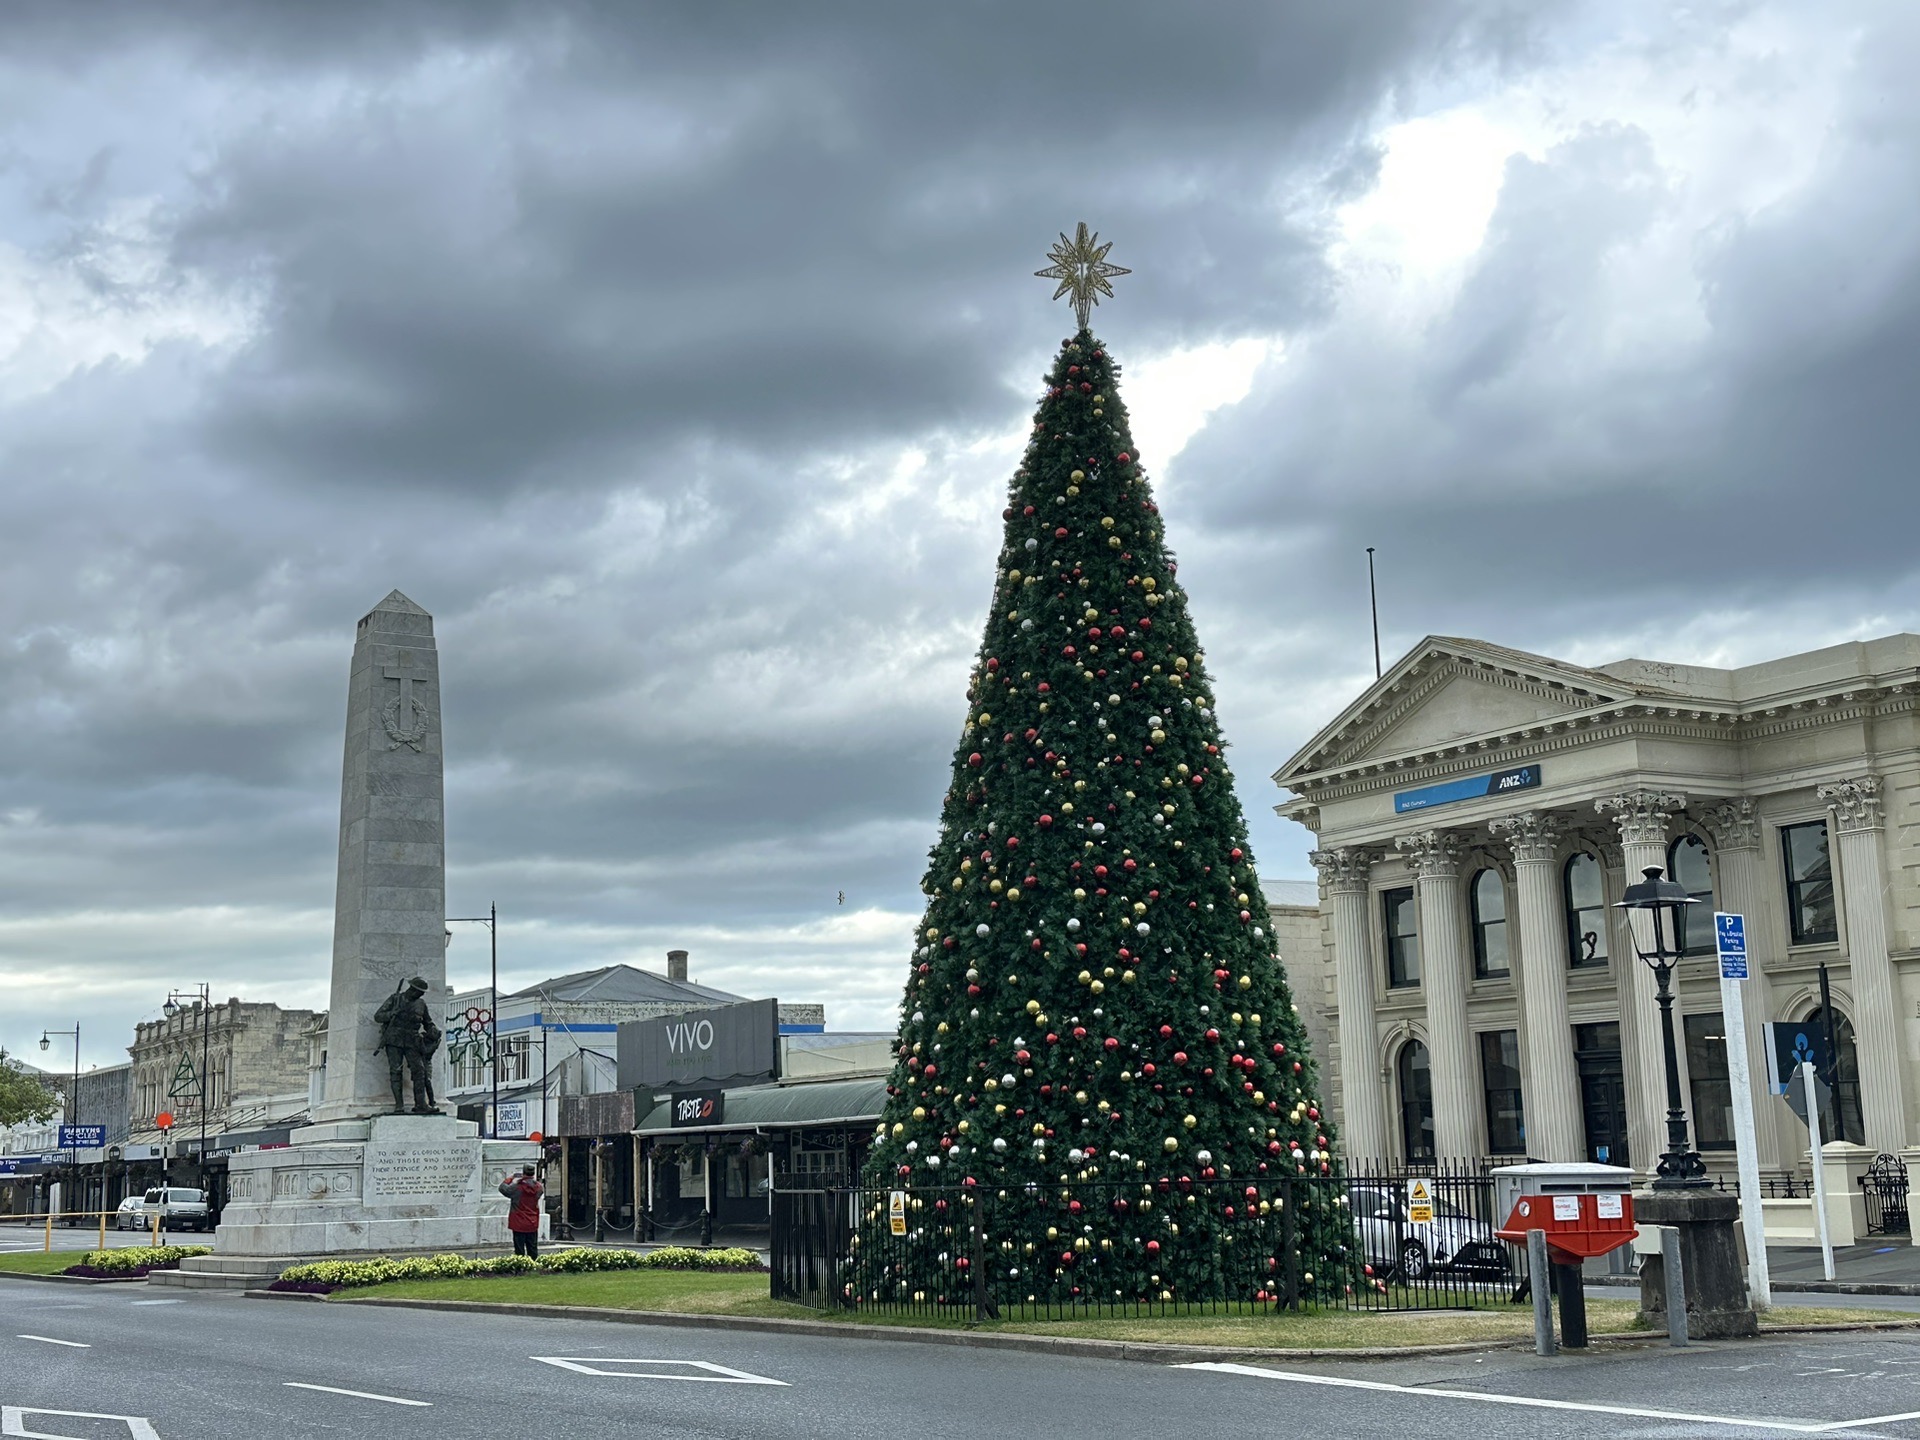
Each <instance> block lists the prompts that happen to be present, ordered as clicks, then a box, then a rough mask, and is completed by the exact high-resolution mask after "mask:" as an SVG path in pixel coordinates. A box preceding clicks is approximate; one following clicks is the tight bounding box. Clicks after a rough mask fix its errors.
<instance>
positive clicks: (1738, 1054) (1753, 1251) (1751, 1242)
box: [1713, 914, 1773, 1310]
mask: <svg viewBox="0 0 1920 1440" xmlns="http://www.w3.org/2000/svg"><path fill="white" fill-rule="evenodd" d="M1713 922H1714V934H1715V936H1716V937H1717V936H1718V935H1719V934H1720V933H1721V931H1722V929H1723V926H1722V922H1721V917H1720V915H1718V914H1716V915H1715V916H1714V917H1713ZM1736 929H1737V932H1738V934H1739V936H1740V940H1741V944H1742V947H1743V948H1742V949H1741V951H1740V959H1739V963H1738V966H1737V970H1738V974H1730V973H1729V971H1730V970H1731V969H1735V968H1736V967H1734V966H1730V965H1729V963H1728V959H1727V956H1726V954H1725V953H1723V954H1722V955H1721V957H1720V1019H1721V1022H1722V1023H1723V1024H1724V1025H1725V1026H1726V1031H1727V1078H1728V1080H1729V1081H1730V1082H1731V1083H1732V1086H1733V1154H1734V1161H1735V1163H1736V1165H1737V1166H1738V1168H1739V1171H1740V1228H1741V1229H1742V1231H1743V1232H1744V1233H1745V1235H1746V1241H1747V1298H1748V1300H1749V1301H1750V1302H1751V1303H1752V1305H1753V1308H1754V1309H1756V1310H1765V1309H1767V1308H1769V1307H1770V1306H1771V1305H1772V1304H1773V1277H1772V1275H1771V1273H1770V1271H1769V1269H1768V1265H1767V1224H1766V1213H1765V1211H1764V1210H1763V1209H1762V1206H1761V1198H1760V1154H1759V1149H1758V1144H1759V1142H1758V1140H1757V1138H1756V1137H1755V1134H1754V1124H1753V1087H1752V1064H1751V1062H1750V1059H1749V1057H1748V1055H1747V1006H1746V989H1747V987H1746V982H1745V978H1744V977H1745V973H1746V951H1745V948H1744V946H1745V941H1746V930H1745V922H1744V918H1743V919H1742V923H1741V925H1740V926H1738V927H1736ZM1716 948H1718V947H1717V946H1716Z"/></svg>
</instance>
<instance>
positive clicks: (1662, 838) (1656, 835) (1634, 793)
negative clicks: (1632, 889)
mask: <svg viewBox="0 0 1920 1440" xmlns="http://www.w3.org/2000/svg"><path fill="white" fill-rule="evenodd" d="M1686 803H1687V797H1686V796H1684V795H1675V794H1672V793H1670V792H1668V791H1665V790H1628V791H1625V792H1624V793H1622V794H1619V795H1608V796H1605V797H1604V798H1602V799H1599V800H1596V801H1594V802H1593V808H1594V809H1595V810H1597V811H1599V812H1600V813H1601V814H1602V815H1611V816H1612V817H1613V823H1614V824H1615V825H1616V826H1618V827H1619V829H1620V843H1621V844H1622V845H1664V844H1666V842H1667V821H1669V820H1671V819H1672V818H1673V812H1674V811H1676V810H1679V809H1681V808H1683V807H1684V806H1685V805H1686Z"/></svg>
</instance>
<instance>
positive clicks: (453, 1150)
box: [366, 1140, 480, 1205]
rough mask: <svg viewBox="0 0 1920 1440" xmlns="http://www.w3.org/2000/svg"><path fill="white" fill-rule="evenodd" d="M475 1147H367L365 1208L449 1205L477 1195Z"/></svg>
mask: <svg viewBox="0 0 1920 1440" xmlns="http://www.w3.org/2000/svg"><path fill="white" fill-rule="evenodd" d="M478 1152H479V1146H478V1145H476V1144H474V1143H473V1142H471V1141H459V1140H452V1141H441V1142H439V1143H437V1144H436V1143H432V1142H427V1143H422V1144H412V1145H404V1146H402V1145H369V1146H368V1147H367V1160H366V1167H367V1169H366V1200H367V1203H368V1204H369V1205H453V1204H458V1203H459V1202H461V1201H464V1200H472V1199H474V1198H476V1196H477V1195H478V1189H477V1186H476V1183H475V1177H476V1176H477V1175H478V1173H479V1171H478V1165H479V1160H480V1156H479V1153H478Z"/></svg>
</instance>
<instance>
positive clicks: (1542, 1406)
mask: <svg viewBox="0 0 1920 1440" xmlns="http://www.w3.org/2000/svg"><path fill="white" fill-rule="evenodd" d="M1175 1368H1176V1369H1180V1370H1213V1371H1217V1372H1220V1373H1222V1374H1227V1375H1251V1376H1254V1377H1256V1378H1258V1379H1261V1380H1290V1381H1292V1382H1293V1383H1294V1384H1296V1385H1330V1386H1334V1387H1336V1388H1339V1389H1343V1390H1380V1391H1386V1392H1388V1393H1391V1394H1395V1395H1431V1396H1433V1397H1435V1398H1436V1399H1441V1400H1474V1401H1478V1402H1479V1403H1480V1404H1482V1405H1518V1406H1522V1407H1524V1408H1528V1409H1534V1410H1578V1411H1583V1412H1586V1413H1588V1414H1594V1415H1621V1416H1630V1417H1632V1418H1634V1419H1636V1420H1686V1421H1690V1422H1692V1423H1693V1424H1695V1425H1744V1426H1746V1427H1748V1428H1749V1429H1753V1430H1784V1431H1786V1432H1788V1433H1789V1434H1794V1435H1831V1434H1834V1433H1836V1432H1838V1431H1842V1430H1864V1429H1866V1428H1867V1427H1868V1426H1871V1425H1892V1424H1896V1423H1898V1422H1899V1421H1902V1420H1920V1410H1913V1411H1908V1412H1907V1413H1906V1414H1903V1415H1873V1416H1869V1417H1868V1418H1866V1419H1864V1420H1754V1419H1750V1418H1746V1417H1743V1416H1737V1415H1695V1414H1691V1413H1689V1412H1687V1411H1682V1410H1651V1409H1646V1408H1644V1407H1640V1406H1633V1405H1596V1404H1589V1403H1584V1402H1582V1401H1578V1400H1543V1399H1539V1398H1537V1397H1535V1396H1532V1395H1495V1394H1491V1393H1487V1392H1483V1391H1479V1390H1443V1389H1439V1388H1437V1387H1435V1386H1431V1385H1390V1384H1388V1383H1386V1382H1385V1381H1383V1380H1353V1379H1348V1378H1346V1377H1344V1376H1335V1375H1305V1374H1301V1373H1300V1372H1298V1371H1294V1370H1266V1369H1262V1368H1261V1367H1260V1366H1258V1365H1238V1364H1234V1363H1232V1362H1230V1361H1196V1362H1190V1363H1187V1364H1183V1365H1179V1366H1176V1367H1175Z"/></svg>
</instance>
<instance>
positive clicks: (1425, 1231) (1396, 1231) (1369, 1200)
mask: <svg viewBox="0 0 1920 1440" xmlns="http://www.w3.org/2000/svg"><path fill="white" fill-rule="evenodd" d="M1348 1199H1349V1202H1350V1203H1351V1205H1352V1207H1353V1224H1354V1229H1355V1230H1357V1231H1358V1232H1359V1234H1360V1247H1361V1249H1362V1251H1363V1252H1364V1253H1365V1254H1366V1257H1367V1263H1368V1264H1370V1265H1372V1266H1373V1267H1374V1268H1375V1269H1376V1270H1392V1271H1394V1272H1395V1273H1397V1274H1398V1275H1399V1277H1400V1278H1401V1279H1402V1280H1424V1279H1425V1278H1426V1277H1427V1276H1428V1275H1429V1274H1431V1273H1433V1272H1434V1271H1447V1272H1450V1273H1453V1274H1456V1275H1459V1274H1465V1275H1472V1276H1476V1277H1482V1278H1486V1279H1501V1278H1503V1277H1505V1276H1506V1275H1507V1273H1508V1272H1509V1270H1510V1269H1511V1268H1512V1261H1511V1260H1510V1259H1509V1258H1508V1255H1507V1247H1506V1244H1505V1242H1504V1241H1502V1240H1501V1239H1499V1237H1497V1236H1496V1235H1495V1234H1494V1233H1493V1226H1491V1225H1489V1224H1487V1222H1486V1221H1484V1220H1480V1219H1476V1218H1475V1217H1474V1216H1472V1215H1469V1214H1468V1213H1467V1212H1466V1211H1464V1210H1462V1209H1460V1207H1459V1206H1457V1205H1454V1204H1452V1203H1451V1202H1450V1201H1447V1200H1444V1199H1442V1198H1441V1197H1439V1196H1437V1195H1436V1196H1435V1197H1434V1198H1433V1219H1432V1220H1431V1221H1429V1222H1428V1223H1426V1224H1424V1225H1415V1224H1414V1223H1412V1221H1411V1220H1410V1219H1409V1218H1408V1215H1407V1192H1406V1187H1405V1186H1398V1185H1397V1186H1392V1187H1388V1186H1384V1185H1355V1186H1354V1187H1353V1188H1352V1189H1351V1190H1350V1191H1349V1192H1348Z"/></svg>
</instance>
